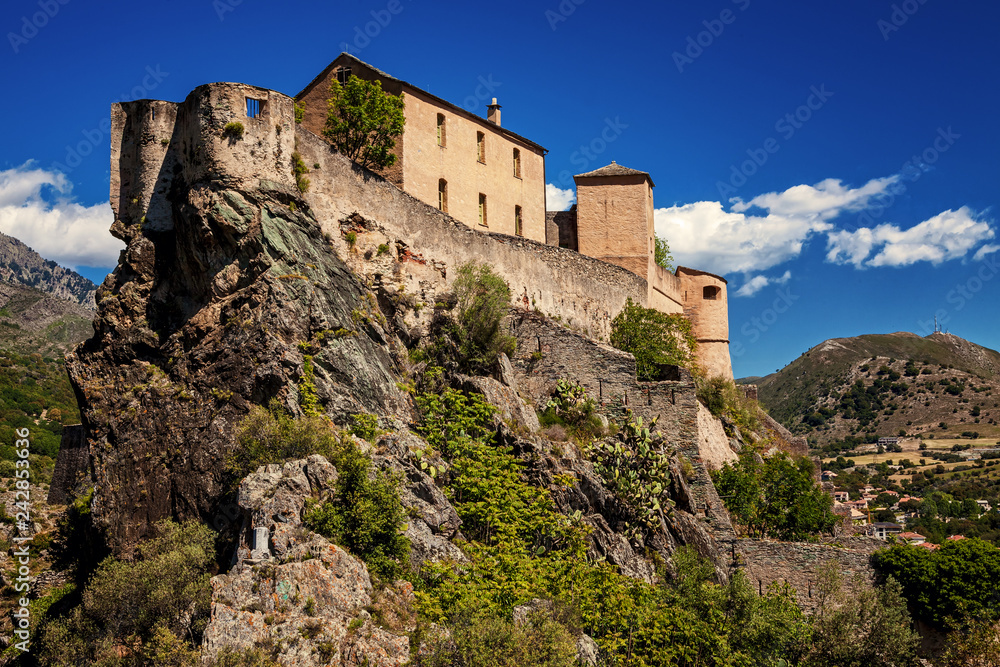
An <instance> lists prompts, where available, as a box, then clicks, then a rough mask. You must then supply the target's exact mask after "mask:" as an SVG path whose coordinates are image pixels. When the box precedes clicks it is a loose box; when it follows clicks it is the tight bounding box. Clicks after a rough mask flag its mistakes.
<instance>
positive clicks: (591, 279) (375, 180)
mask: <svg viewBox="0 0 1000 667" xmlns="http://www.w3.org/2000/svg"><path fill="white" fill-rule="evenodd" d="M298 147H299V152H300V153H301V154H302V157H303V159H304V160H305V162H306V163H307V164H309V165H315V164H318V165H320V166H319V168H318V169H313V171H312V172H311V173H310V174H309V175H308V177H309V178H310V180H311V186H310V188H309V191H308V192H307V193H306V194H305V197H306V199H307V201H309V203H310V205H311V206H312V209H313V213H314V214H315V215H316V217H317V219H318V220H320V222H321V224H322V226H323V230H324V232H326V233H328V234H330V235H331V236H336V237H338V238H339V236H340V234H341V229H340V221H341V220H344V219H345V218H348V217H349V216H351V215H352V214H355V213H357V214H359V215H361V216H362V217H364V218H366V219H369V220H372V221H374V223H375V224H376V225H377V226H378V227H379V228H380V230H381V232H382V233H383V234H385V235H386V236H387V237H388V238H389V239H391V241H392V242H391V243H390V244H389V245H390V246H397V247H398V246H399V244H403V245H405V246H406V248H407V251H408V252H409V253H410V254H411V255H412V256H416V257H423V258H427V259H428V260H431V259H432V260H434V262H435V265H436V266H439V267H441V268H442V271H441V273H442V281H443V282H450V281H451V280H452V279H453V278H454V275H455V269H456V268H457V267H459V266H461V265H462V264H465V263H467V262H471V261H478V262H484V263H486V264H487V265H489V266H490V267H491V268H492V269H493V270H494V271H496V272H497V273H498V274H499V275H501V276H502V277H503V278H504V279H505V280H506V281H507V283H508V284H509V285H510V287H511V293H512V296H513V300H514V303H515V305H517V306H520V307H521V308H537V309H539V310H540V311H542V312H544V313H546V314H549V315H551V316H553V317H559V318H561V319H562V320H563V321H564V322H565V323H566V324H568V325H571V326H575V327H578V328H579V329H580V330H582V331H585V332H586V333H588V334H589V335H591V336H593V337H595V338H602V339H607V338H608V336H609V335H610V332H611V320H612V319H613V318H614V316H615V315H617V314H618V312H619V311H620V310H621V309H622V308H623V307H624V305H625V302H626V300H627V299H629V298H631V299H632V300H633V301H635V302H636V303H643V304H645V303H646V290H647V287H646V281H645V280H643V279H642V278H640V277H639V276H637V275H635V274H633V273H631V272H629V271H626V270H624V269H622V268H620V267H618V266H614V265H612V264H607V263H605V262H601V261H599V260H596V259H593V258H590V257H586V256H584V255H581V254H579V253H577V252H574V251H572V250H569V249H567V248H559V247H556V246H551V245H546V244H544V243H538V242H535V241H531V240H529V239H525V238H521V237H517V236H508V235H505V234H496V233H487V232H480V231H477V230H474V229H471V228H469V227H468V226H466V225H464V224H462V223H461V222H459V221H457V220H455V219H454V218H452V217H450V216H448V215H447V214H445V213H442V212H441V211H439V210H437V209H436V208H433V207H431V206H428V205H427V204H424V203H423V202H421V201H420V200H418V199H416V198H414V197H411V196H410V195H408V194H407V193H405V192H403V191H402V190H400V189H399V188H397V187H396V186H394V185H392V184H391V183H389V182H387V181H385V180H383V179H381V178H380V177H378V176H376V175H374V174H372V173H370V172H367V171H364V170H361V169H359V168H358V167H357V166H355V165H353V164H352V163H351V162H350V161H349V160H347V159H346V158H345V157H344V156H342V155H340V154H338V153H335V152H333V151H332V150H331V148H330V146H329V145H328V144H327V143H326V142H325V141H323V140H322V139H320V138H319V137H317V136H316V135H314V134H311V133H309V132H307V131H305V130H302V129H301V128H299V130H298Z"/></svg>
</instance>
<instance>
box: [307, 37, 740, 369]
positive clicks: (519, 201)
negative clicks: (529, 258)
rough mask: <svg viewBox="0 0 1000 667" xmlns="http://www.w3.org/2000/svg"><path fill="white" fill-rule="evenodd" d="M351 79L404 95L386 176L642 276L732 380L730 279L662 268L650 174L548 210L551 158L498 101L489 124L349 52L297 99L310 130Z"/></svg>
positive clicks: (650, 292)
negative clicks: (508, 121)
mask: <svg viewBox="0 0 1000 667" xmlns="http://www.w3.org/2000/svg"><path fill="white" fill-rule="evenodd" d="M352 74H353V75H355V76H358V77H360V78H362V79H366V80H377V81H379V82H380V83H381V84H382V88H383V89H384V90H386V91H388V92H390V93H392V94H394V95H403V96H404V101H405V112H404V113H405V117H406V126H405V128H404V131H403V136H402V138H401V139H400V140H399V141H398V142H397V145H396V149H395V152H396V155H397V161H396V164H395V165H393V166H392V167H390V168H389V169H387V170H386V171H385V172H384V174H383V175H384V176H385V177H386V178H387V179H388V180H389V181H391V182H392V183H394V184H395V185H397V186H398V187H399V188H401V189H402V190H404V191H406V192H408V193H409V194H411V195H413V196H414V197H416V198H417V199H420V200H421V201H423V202H425V203H427V204H430V205H432V206H435V207H437V208H438V209H440V210H442V211H444V212H446V213H448V214H450V215H451V216H452V217H454V218H456V219H457V220H459V221H461V222H464V223H465V224H466V225H469V226H470V227H472V228H474V229H479V230H481V231H491V232H499V233H501V234H509V235H516V236H523V237H525V238H529V239H533V240H536V241H541V242H544V243H548V244H550V245H557V246H560V247H563V248H569V249H572V250H576V251H577V252H579V253H581V254H583V255H587V256H589V257H593V258H595V259H599V260H602V261H604V262H608V263H610V264H614V265H616V266H620V267H622V268H623V269H626V270H627V271H630V272H631V273H634V274H635V275H637V276H639V277H641V278H643V279H644V280H645V281H646V284H647V295H646V297H647V298H646V302H647V305H648V306H649V307H651V308H656V309H658V310H660V311H663V312H666V313H684V314H685V315H686V316H687V317H688V318H689V319H690V320H691V322H692V328H693V332H694V335H695V338H696V339H697V340H698V346H699V349H698V357H699V361H700V363H701V364H702V366H704V367H705V370H706V371H708V373H709V374H710V375H722V376H725V377H727V378H732V377H733V371H732V361H731V359H730V356H729V306H728V297H727V292H726V280H725V279H724V278H722V277H721V276H717V275H714V274H711V273H708V272H705V271H699V270H697V269H689V268H686V267H678V269H677V270H676V271H675V272H674V273H670V272H668V271H665V270H664V269H663V268H661V267H660V266H658V265H657V264H656V262H655V261H654V256H655V252H654V250H655V243H654V235H655V232H654V224H653V223H654V220H653V211H654V208H653V187H654V184H653V180H652V178H651V177H650V175H649V174H648V173H647V172H644V171H639V170H637V169H630V168H628V167H624V166H622V165H619V164H616V163H614V162H612V163H611V164H609V165H607V166H606V167H602V168H600V169H597V170H595V171H591V172H588V173H585V174H579V175H577V176H575V177H574V181H575V182H576V188H577V204H576V205H575V206H574V207H573V209H572V210H570V211H564V212H563V211H560V212H555V211H546V210H545V154H546V152H547V151H546V150H545V149H544V148H542V147H541V146H540V145H538V144H536V143H534V142H532V141H529V140H528V139H525V138H524V137H522V136H520V135H517V134H514V133H513V132H510V131H509V130H506V129H504V128H503V127H502V126H501V124H500V105H498V104H497V103H496V99H494V100H493V104H491V105H489V107H488V109H489V112H488V115H487V117H486V118H483V117H480V116H477V115H475V114H473V113H470V112H468V111H466V110H465V109H462V108H461V107H458V106H456V105H454V104H451V103H450V102H447V101H445V100H443V99H441V98H439V97H436V96H435V95H432V94H431V93H428V92H427V91H424V90H421V89H420V88H417V87H416V86H413V85H412V84H409V83H406V82H405V81H401V80H399V79H396V78H394V77H392V76H390V75H388V74H386V73H385V72H382V71H380V70H378V69H376V68H375V67H372V66H371V65H369V64H367V63H364V62H362V61H360V60H358V59H357V58H355V57H354V56H351V55H349V54H347V53H342V54H341V55H340V56H338V57H337V59H336V60H334V61H333V62H332V63H330V65H329V66H327V68H326V69H324V70H323V71H322V72H321V73H320V74H319V76H317V77H316V78H315V79H313V81H312V82H311V83H310V84H309V85H308V86H306V87H305V89H304V90H302V92H300V93H299V94H298V95H297V96H296V100H297V101H298V103H299V104H304V106H305V112H304V116H303V120H302V125H303V127H305V129H307V130H309V131H310V132H312V133H313V134H316V135H321V134H322V131H323V126H324V123H325V122H326V114H327V99H328V98H329V97H330V86H331V85H332V84H333V82H335V81H337V82H344V81H346V80H347V79H348V77H350V76H351V75H352Z"/></svg>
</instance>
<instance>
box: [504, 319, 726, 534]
mask: <svg viewBox="0 0 1000 667" xmlns="http://www.w3.org/2000/svg"><path fill="white" fill-rule="evenodd" d="M512 329H513V333H514V334H515V335H516V336H517V341H518V345H517V351H516V352H515V353H514V356H513V357H512V358H511V364H512V365H513V367H514V374H515V377H516V379H517V383H518V387H519V389H520V391H521V393H522V394H523V395H524V397H525V398H527V399H528V400H529V402H531V403H532V404H534V405H536V406H542V405H544V404H545V403H546V402H547V401H548V399H549V397H550V395H551V394H552V392H553V391H554V389H555V386H556V383H557V382H558V381H559V380H560V379H565V380H570V381H573V382H578V383H579V384H581V385H582V386H583V387H584V388H585V389H586V390H587V395H588V396H590V397H592V398H594V399H595V400H596V401H597V402H598V404H599V406H600V409H601V410H602V411H605V412H609V413H614V412H619V411H620V410H621V409H622V408H623V407H628V408H629V409H630V410H632V412H633V413H634V414H635V415H637V416H639V417H642V418H643V421H644V422H645V423H649V421H650V420H651V419H653V418H654V417H655V418H657V419H658V422H657V426H658V428H659V429H660V430H661V431H662V432H664V433H665V434H667V441H668V444H669V445H670V446H672V447H675V448H676V449H677V451H678V453H679V454H681V455H682V456H683V457H684V458H685V459H687V461H688V462H689V463H690V464H691V468H690V470H689V471H688V473H687V475H686V477H687V482H688V486H689V487H690V490H691V495H692V497H693V499H694V503H695V507H692V508H690V510H691V512H692V513H694V514H696V515H697V516H699V517H700V518H701V519H702V520H704V521H705V522H706V527H708V528H710V529H711V530H712V532H713V534H714V536H715V538H716V540H717V542H720V543H728V542H729V541H731V540H732V539H734V538H735V535H734V533H733V527H732V523H731V522H730V519H729V513H728V512H727V511H726V509H725V506H724V505H723V503H722V499H721V498H719V494H718V492H717V491H716V490H715V485H714V484H713V483H712V480H711V477H710V476H709V471H708V465H707V464H708V463H710V462H711V460H712V457H711V456H709V457H708V460H706V459H705V458H704V457H703V456H702V451H701V446H700V437H699V421H698V412H699V405H700V404H699V402H698V398H697V395H696V389H695V384H694V380H693V379H692V377H691V374H690V373H688V371H687V370H685V369H683V368H678V367H676V366H668V367H665V368H664V373H663V375H664V377H669V376H671V375H672V376H673V377H671V378H670V379H664V380H661V381H658V382H640V381H639V380H637V379H636V371H635V358H634V357H633V356H632V355H631V354H628V353H627V352H622V351H621V350H617V349H615V348H613V347H609V346H607V345H604V344H602V343H600V342H597V341H594V340H592V339H590V338H587V337H586V336H582V335H580V334H578V333H576V332H574V331H570V330H568V329H566V328H565V327H562V326H559V325H558V324H557V323H555V322H552V321H551V320H549V319H547V318H544V317H542V316H540V315H538V314H537V313H531V312H526V313H517V314H516V315H515V316H514V317H513V323H512Z"/></svg>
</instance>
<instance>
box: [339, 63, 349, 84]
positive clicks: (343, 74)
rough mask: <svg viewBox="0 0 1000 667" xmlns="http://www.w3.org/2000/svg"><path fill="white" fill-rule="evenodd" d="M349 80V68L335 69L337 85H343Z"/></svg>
mask: <svg viewBox="0 0 1000 667" xmlns="http://www.w3.org/2000/svg"><path fill="white" fill-rule="evenodd" d="M350 78H351V68H350V67H338V68H337V83H339V84H340V85H342V86H343V85H345V84H346V83H347V80H348V79H350Z"/></svg>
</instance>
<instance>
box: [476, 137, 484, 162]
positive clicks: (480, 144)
mask: <svg viewBox="0 0 1000 667" xmlns="http://www.w3.org/2000/svg"><path fill="white" fill-rule="evenodd" d="M476 155H477V156H478V159H479V161H480V162H482V163H483V164H486V135H485V134H483V133H482V132H476Z"/></svg>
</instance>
